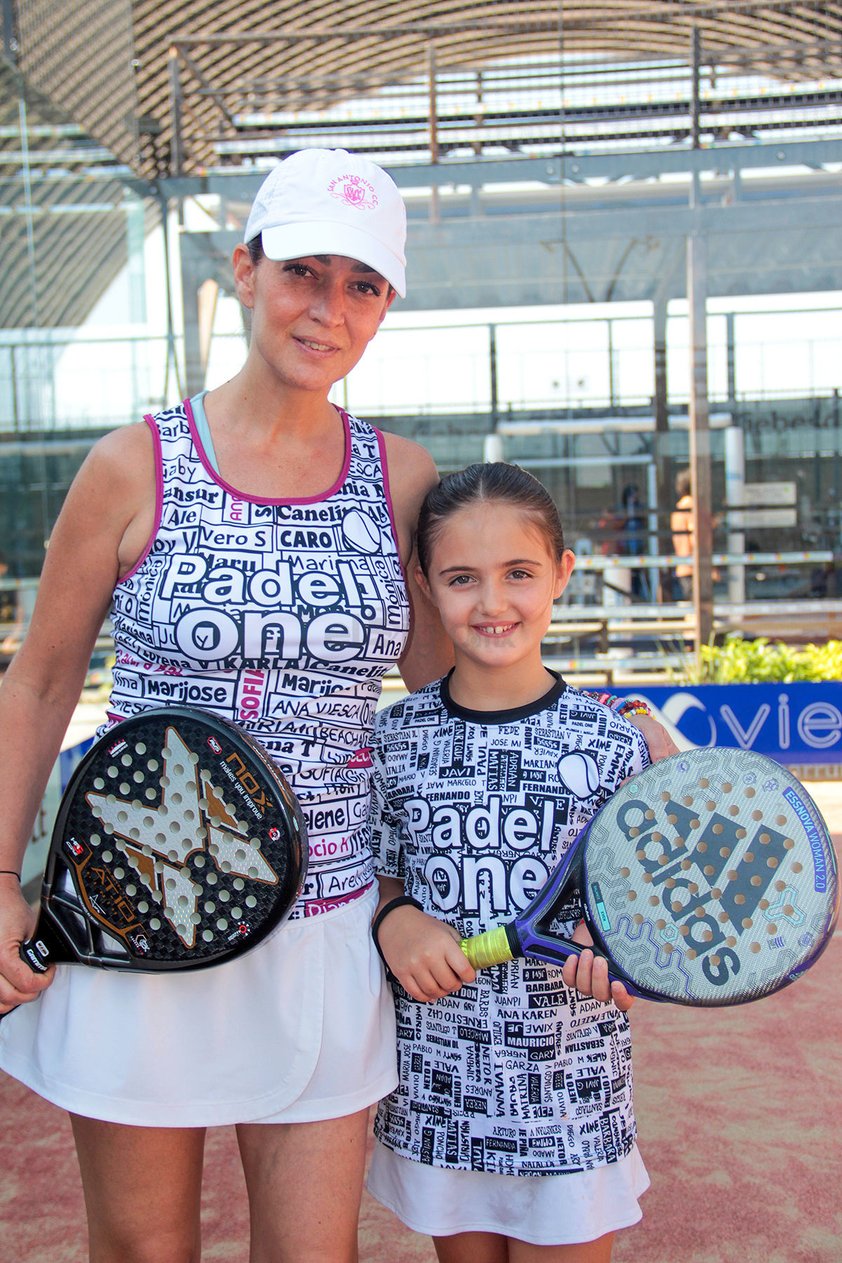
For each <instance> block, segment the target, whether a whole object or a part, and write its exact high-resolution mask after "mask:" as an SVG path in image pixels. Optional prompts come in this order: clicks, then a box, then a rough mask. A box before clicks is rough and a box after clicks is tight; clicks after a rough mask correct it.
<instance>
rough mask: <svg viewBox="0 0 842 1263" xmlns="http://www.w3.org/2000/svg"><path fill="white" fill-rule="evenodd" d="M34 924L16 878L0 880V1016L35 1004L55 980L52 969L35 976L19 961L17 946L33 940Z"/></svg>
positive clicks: (1, 878)
mask: <svg viewBox="0 0 842 1263" xmlns="http://www.w3.org/2000/svg"><path fill="white" fill-rule="evenodd" d="M36 921H37V915H36V913H35V912H34V911H33V910H32V908H30V906H29V904H28V903H27V902H26V900H25V899H24V897H23V894H22V893H21V889H20V886H19V884H18V881H17V878H15V877H7V876H5V875H3V876H0V1013H8V1012H9V1010H10V1009H15V1008H17V1006H18V1005H19V1004H28V1003H29V1002H30V1001H32V1000H37V999H38V997H39V995H40V994H41V992H42V991H43V990H44V988H45V987H48V986H49V985H50V983H51V982H52V980H53V978H54V976H55V969H54V968H53V969H50V970H48V972H47V973H45V974H36V973H35V972H34V971H33V970H31V969H30V968H29V966H28V965H27V964H25V963H24V962H23V961H22V960H21V958H20V954H19V953H20V945H21V943H22V942H23V940H24V939H27V938H30V937H31V936H32V933H33V931H34V929H35V923H36Z"/></svg>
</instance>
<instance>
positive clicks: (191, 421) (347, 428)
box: [184, 399, 351, 504]
mask: <svg viewBox="0 0 842 1263" xmlns="http://www.w3.org/2000/svg"><path fill="white" fill-rule="evenodd" d="M331 406H332V407H334V408H336V411H337V412H338V413H339V417H340V420H341V421H342V428H343V430H344V432H345V458H344V460H343V462H342V468H341V470H340V471H339V477H338V478H337V480H336V482H335V483H334V484H333V486H332V487H329V488H328V489H327V491H320V492H319V493H318V495H315V496H300V497H299V496H293V497H291V498H281V499H273V498H271V497H269V496H252V495H249V494H248V493H247V492H245V491H239V490H238V489H237V487H234V486H232V485H231V483H230V482H226V481H225V479H224V478H221V477H220V476H219V474H218V472H217V471H216V470H215V469H214V467H213V465H211V463H210V461H209V460H208V458H207V455H206V454H205V449H204V447H203V446H202V441H201V439H200V438H199V431H198V429H197V427H196V418H195V417H194V416H193V408H192V406H191V404H190V400H189V399H185V400H184V411H185V414H186V416H187V425H188V427H189V429H190V437H191V438H192V440H193V446H194V447H195V448H196V451H197V453H198V455H199V460H200V461H201V462H202V465H203V466H204V468H205V471H206V472H207V473H208V474H209V475H210V477H211V478H212V479H213V481H214V482H215V483H216V484H217V486H218V487H221V488H222V490H223V491H227V492H228V494H229V496H234V497H235V498H236V499H237V500H247V501H248V502H249V503H250V504H319V503H320V502H321V501H322V500H327V499H328V498H329V497H330V496H332V495H334V494H335V493H336V492H337V491H338V490H339V489H340V487H341V486H342V484H343V483H344V481H345V479H346V478H347V477H348V470H349V469H350V468H351V425H350V422H349V420H348V414H347V412H345V411H344V410H343V409H342V408H339V407H337V405H336V404H332V405H331Z"/></svg>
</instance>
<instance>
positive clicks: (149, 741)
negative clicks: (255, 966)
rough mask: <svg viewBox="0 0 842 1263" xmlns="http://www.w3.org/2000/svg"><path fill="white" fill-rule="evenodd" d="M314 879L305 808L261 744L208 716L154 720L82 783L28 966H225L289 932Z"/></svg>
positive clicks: (67, 812) (57, 846) (70, 791)
mask: <svg viewBox="0 0 842 1263" xmlns="http://www.w3.org/2000/svg"><path fill="white" fill-rule="evenodd" d="M306 867H307V843H306V830H305V826H304V821H303V817H302V815H301V812H300V810H299V807H298V804H297V802H296V800H295V798H294V796H293V794H292V791H291V790H290V788H289V786H288V785H287V783H286V781H285V780H284V778H283V776H282V775H281V774H280V772H279V771H278V769H277V768H276V767H275V766H274V765H273V764H272V762H271V761H270V759H269V757H268V755H267V754H266V753H265V752H264V751H263V750H262V749H261V748H260V746H259V745H258V744H257V743H256V742H254V741H252V740H251V739H250V738H249V737H248V736H247V735H246V734H245V733H244V732H242V731H241V730H240V729H238V728H236V727H235V726H234V725H232V724H230V723H228V722H226V721H225V720H222V719H218V718H216V717H215V716H213V715H209V714H206V713H205V712H204V711H199V710H193V709H191V708H189V707H175V706H174V707H168V708H167V709H163V710H151V711H145V712H144V713H142V714H140V715H136V716H134V717H133V718H131V719H126V720H124V721H122V722H121V723H118V724H116V725H115V726H114V727H113V728H111V729H110V730H109V731H108V732H107V733H106V734H105V735H104V736H103V737H102V738H101V739H100V740H99V741H97V742H96V743H95V744H94V746H93V747H92V748H91V749H90V750H89V751H88V753H87V754H86V755H85V757H84V758H83V759H82V761H81V763H80V764H79V766H78V767H77V768H76V770H75V772H74V773H73V777H72V779H71V781H70V783H69V784H68V786H67V789H66V791H65V793H64V795H63V797H62V800H61V805H60V807H59V811H58V815H57V817H56V823H55V828H54V830H53V836H52V841H51V844H50V852H49V857H48V860H47V866H46V872H45V876H44V884H43V888H42V893H41V908H40V913H39V918H38V924H37V927H36V930H35V934H34V936H33V938H32V939H31V940H29V941H28V942H26V943H24V944H22V946H21V956H22V957H23V959H24V960H25V961H27V963H28V964H29V965H30V966H31V967H32V968H33V969H34V970H38V971H42V972H43V971H44V970H45V969H46V968H47V966H48V965H50V964H51V963H53V962H54V961H78V962H81V963H84V964H89V965H100V966H104V967H106V968H109V969H123V970H141V971H144V972H158V971H161V970H169V969H198V968H201V967H203V966H206V965H215V964H218V963H220V962H222V961H225V960H230V959H231V958H232V957H234V956H238V955H239V954H240V953H241V952H244V951H246V950H247V949H248V948H250V947H252V946H254V944H256V943H258V942H259V941H260V940H261V939H263V938H265V937H266V935H267V934H268V933H269V932H270V930H272V929H274V928H275V926H276V925H278V924H279V922H281V921H282V920H283V919H284V917H285V916H286V915H287V914H288V912H289V911H290V909H291V907H292V904H293V902H294V901H295V899H296V897H297V896H298V894H299V892H300V890H301V886H302V883H303V881H304V876H305V874H306Z"/></svg>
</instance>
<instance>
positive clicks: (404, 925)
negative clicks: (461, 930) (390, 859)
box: [377, 904, 476, 1003]
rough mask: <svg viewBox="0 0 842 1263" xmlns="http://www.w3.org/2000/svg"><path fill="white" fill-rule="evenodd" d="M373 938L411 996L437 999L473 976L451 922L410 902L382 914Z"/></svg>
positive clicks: (471, 979) (473, 973)
mask: <svg viewBox="0 0 842 1263" xmlns="http://www.w3.org/2000/svg"><path fill="white" fill-rule="evenodd" d="M377 938H378V941H379V943H380V950H381V951H382V953H383V956H384V959H385V960H386V962H387V963H388V965H389V968H390V969H391V971H392V973H393V974H394V975H395V977H396V978H397V980H398V982H399V983H400V984H401V986H402V987H403V989H404V990H405V991H408V992H409V994H410V995H411V996H412V998H413V1000H423V1001H425V1002H427V1003H429V1002H430V1001H432V1000H440V999H441V998H442V996H445V995H449V994H450V992H451V991H458V990H459V988H460V987H462V986H464V984H465V983H466V982H473V981H474V979H475V978H476V972H475V971H474V968H473V966H472V965H471V963H470V961H469V960H468V958H467V956H466V955H465V953H464V952H463V951H462V948H461V947H460V945H459V944H460V942H461V939H460V937H459V934H458V933H457V931H456V930H455V929H454V928H453V926H452V925H447V924H446V923H445V922H444V921H439V919H438V918H437V917H431V916H428V915H427V913H426V912H422V911H421V910H420V908H413V907H412V905H411V904H406V905H404V906H403V907H401V908H395V910H394V911H393V912H390V913H389V915H388V916H387V917H384V919H383V921H382V922H381V924H380V928H379V930H378V934H377Z"/></svg>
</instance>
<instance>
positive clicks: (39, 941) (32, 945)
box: [19, 935, 52, 974]
mask: <svg viewBox="0 0 842 1263" xmlns="http://www.w3.org/2000/svg"><path fill="white" fill-rule="evenodd" d="M19 953H20V958H21V960H22V961H23V963H24V964H25V965H28V966H29V968H30V969H31V970H32V972H33V973H35V974H45V973H46V972H47V970H48V969H49V967H50V965H51V964H52V952H51V951H50V949H49V947H48V945H47V944H46V943H45V942H44V940H43V938H42V937H41V936H40V935H37V936H36V937H35V938H28V939H24V941H23V942H22V943H21V945H20V948H19Z"/></svg>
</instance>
